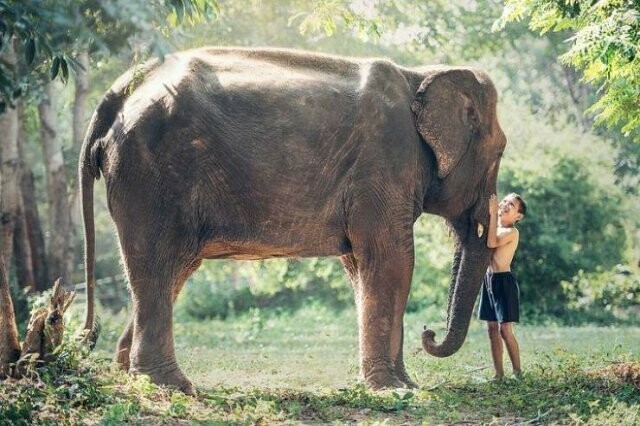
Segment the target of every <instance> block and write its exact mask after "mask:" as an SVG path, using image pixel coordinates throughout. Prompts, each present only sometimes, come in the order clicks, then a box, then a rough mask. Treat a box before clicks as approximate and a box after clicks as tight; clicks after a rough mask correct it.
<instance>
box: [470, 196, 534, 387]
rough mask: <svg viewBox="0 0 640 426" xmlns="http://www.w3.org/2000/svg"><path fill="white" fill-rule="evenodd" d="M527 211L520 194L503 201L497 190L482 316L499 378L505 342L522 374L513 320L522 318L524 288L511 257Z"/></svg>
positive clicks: (491, 204)
mask: <svg viewBox="0 0 640 426" xmlns="http://www.w3.org/2000/svg"><path fill="white" fill-rule="evenodd" d="M526 211H527V205H526V204H525V202H524V200H523V199H522V197H520V196H519V195H518V194H514V193H512V194H509V195H507V196H506V197H504V199H503V200H502V201H501V202H500V204H499V205H498V202H497V200H496V196H495V194H494V195H492V196H491V197H490V198H489V230H488V234H487V246H488V247H489V248H491V249H493V253H492V255H491V263H490V265H489V269H488V270H487V273H486V274H485V277H484V280H483V282H482V297H481V299H480V312H479V317H480V319H481V320H485V321H487V326H488V329H489V340H490V341H491V357H492V358H493V366H494V368H495V370H496V375H495V378H496V379H498V380H500V379H502V378H503V377H504V368H503V364H502V353H503V346H502V342H503V341H504V344H505V345H506V347H507V352H508V353H509V359H510V360H511V365H512V366H513V373H514V374H515V376H516V377H518V376H520V374H521V371H522V370H521V368H520V349H519V348H518V342H517V341H516V338H515V336H514V335H513V328H512V323H514V322H518V321H519V319H520V300H519V299H520V289H519V288H518V282H517V281H516V278H515V276H514V275H513V274H512V273H511V260H512V259H513V255H514V254H515V252H516V249H517V248H518V238H519V234H518V230H517V229H516V228H515V227H514V225H515V224H516V222H517V221H519V220H520V219H522V218H523V217H524V215H525V213H526Z"/></svg>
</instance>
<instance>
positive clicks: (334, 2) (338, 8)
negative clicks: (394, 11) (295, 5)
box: [289, 0, 382, 40]
mask: <svg viewBox="0 0 640 426" xmlns="http://www.w3.org/2000/svg"><path fill="white" fill-rule="evenodd" d="M309 6H311V7H312V9H311V10H309V11H301V12H298V13H296V14H295V15H293V16H292V17H291V18H289V24H293V23H294V22H297V21H299V22H300V23H299V24H298V30H299V31H300V33H301V34H302V35H305V34H307V33H311V34H318V33H320V32H323V33H324V35H325V36H327V37H330V36H332V35H334V34H335V33H336V32H337V31H338V27H339V26H340V25H343V26H344V29H345V30H347V31H348V30H355V31H356V32H357V34H358V35H359V36H360V37H361V38H370V39H373V40H377V39H378V38H379V37H380V35H381V28H380V27H381V25H382V22H381V20H380V18H373V17H367V16H366V15H365V12H364V11H357V10H354V7H357V5H355V4H354V3H353V2H350V1H346V0H314V1H313V2H312V3H311V4H310V5H309Z"/></svg>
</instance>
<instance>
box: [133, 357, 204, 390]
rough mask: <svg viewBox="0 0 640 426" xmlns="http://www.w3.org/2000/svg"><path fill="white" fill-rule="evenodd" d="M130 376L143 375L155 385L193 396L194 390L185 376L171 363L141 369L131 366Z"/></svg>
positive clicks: (176, 365) (175, 364)
mask: <svg viewBox="0 0 640 426" xmlns="http://www.w3.org/2000/svg"><path fill="white" fill-rule="evenodd" d="M129 373H131V374H144V375H147V376H149V377H150V378H151V381H152V382H153V383H155V384H156V385H160V386H168V387H171V388H175V389H178V390H180V391H182V392H183V393H185V394H187V395H195V394H196V390H195V388H194V387H193V384H192V383H191V381H190V380H189V379H187V376H185V375H184V374H183V373H182V371H181V370H180V367H178V364H177V363H176V362H175V361H173V362H170V363H167V364H166V365H163V366H160V367H156V368H141V367H139V366H138V367H134V366H132V367H131V369H130V370H129Z"/></svg>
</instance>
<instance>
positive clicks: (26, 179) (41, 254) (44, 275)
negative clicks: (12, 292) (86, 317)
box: [18, 146, 53, 291]
mask: <svg viewBox="0 0 640 426" xmlns="http://www.w3.org/2000/svg"><path fill="white" fill-rule="evenodd" d="M18 148H20V149H21V148H22V147H21V146H18ZM20 158H21V160H22V181H21V183H20V186H21V192H22V204H23V211H24V220H25V225H26V231H27V238H28V241H29V247H30V248H31V262H32V267H33V278H34V280H35V290H36V291H44V290H46V289H48V288H49V287H51V284H52V283H53V281H50V280H49V273H48V268H47V251H46V249H45V246H44V234H43V232H42V226H41V225H40V216H39V214H38V203H37V202H36V189H35V178H34V177H33V171H32V170H31V168H30V167H27V165H26V163H25V156H24V154H23V153H22V151H21V153H20Z"/></svg>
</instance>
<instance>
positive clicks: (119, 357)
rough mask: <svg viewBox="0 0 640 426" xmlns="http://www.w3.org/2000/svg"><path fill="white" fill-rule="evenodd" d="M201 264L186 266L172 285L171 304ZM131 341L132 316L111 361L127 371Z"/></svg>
mask: <svg viewBox="0 0 640 426" xmlns="http://www.w3.org/2000/svg"><path fill="white" fill-rule="evenodd" d="M201 263H202V259H197V260H195V261H194V262H193V263H191V264H189V266H187V267H186V268H185V269H184V271H183V273H182V274H181V275H180V276H179V277H178V279H177V280H176V282H175V283H174V285H173V300H172V301H173V302H174V303H175V301H176V299H177V298H178V295H179V294H180V291H181V290H182V287H184V284H185V282H186V281H187V279H189V277H190V276H191V274H193V273H194V272H195V271H196V270H197V269H198V267H199V266H200V264H201ZM132 340H133V314H132V315H131V316H130V317H129V321H128V322H127V326H126V327H125V328H124V331H123V332H122V335H121V336H120V339H119V340H118V346H117V347H116V353H115V356H114V357H113V360H114V361H115V362H116V363H117V364H118V365H120V367H121V368H122V369H123V370H125V371H128V370H129V367H130V362H129V356H130V353H131V341H132Z"/></svg>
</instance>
